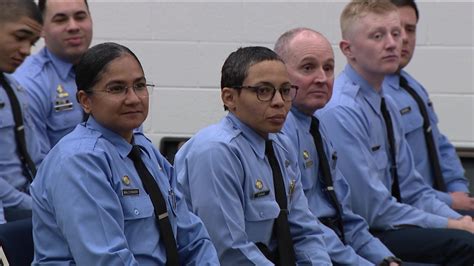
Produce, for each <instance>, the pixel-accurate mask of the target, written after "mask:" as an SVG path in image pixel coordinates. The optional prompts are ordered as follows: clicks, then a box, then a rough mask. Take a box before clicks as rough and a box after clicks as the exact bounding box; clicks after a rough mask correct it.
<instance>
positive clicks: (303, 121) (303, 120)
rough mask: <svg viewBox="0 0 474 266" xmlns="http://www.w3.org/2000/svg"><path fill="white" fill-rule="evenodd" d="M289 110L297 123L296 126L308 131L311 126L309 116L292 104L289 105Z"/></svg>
mask: <svg viewBox="0 0 474 266" xmlns="http://www.w3.org/2000/svg"><path fill="white" fill-rule="evenodd" d="M290 112H291V113H292V114H293V116H294V117H295V120H296V122H297V123H299V126H298V127H299V128H302V129H304V130H305V131H307V132H309V129H310V127H311V116H309V115H307V114H304V113H303V112H301V111H300V110H298V109H297V108H296V107H294V106H292V107H291V110H290Z"/></svg>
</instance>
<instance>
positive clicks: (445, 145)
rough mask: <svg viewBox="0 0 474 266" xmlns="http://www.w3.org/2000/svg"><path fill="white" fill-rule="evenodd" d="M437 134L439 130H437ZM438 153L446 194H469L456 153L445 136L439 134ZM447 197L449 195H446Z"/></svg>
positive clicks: (467, 183) (467, 184) (466, 181)
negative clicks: (459, 192) (457, 192)
mask: <svg viewBox="0 0 474 266" xmlns="http://www.w3.org/2000/svg"><path fill="white" fill-rule="evenodd" d="M438 132H439V129H438ZM437 142H438V151H439V153H440V154H439V157H440V163H441V170H442V171H443V177H444V179H445V182H446V189H447V190H448V192H455V191H461V192H466V193H467V192H469V182H468V179H467V178H466V177H465V176H464V174H465V171H464V168H463V167H462V164H461V161H460V160H459V157H458V155H457V153H456V149H455V148H454V146H453V145H452V144H451V142H450V141H449V140H448V138H447V137H446V136H444V135H443V134H442V133H441V132H440V133H439V134H438V141H437ZM447 196H449V194H447Z"/></svg>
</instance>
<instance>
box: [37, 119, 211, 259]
mask: <svg viewBox="0 0 474 266" xmlns="http://www.w3.org/2000/svg"><path fill="white" fill-rule="evenodd" d="M134 144H136V145H139V146H140V147H141V149H142V156H141V157H142V160H143V161H144V163H145V165H146V167H147V168H148V170H149V171H150V173H151V174H152V175H153V176H154V177H155V180H156V182H157V183H158V186H159V187H160V190H161V193H162V194H163V197H164V198H165V199H166V200H167V204H166V205H167V208H168V213H169V219H170V223H171V227H172V230H173V232H174V236H175V239H176V243H177V246H178V254H179V259H180V263H182V264H183V265H188V264H189V265H218V259H217V254H216V251H215V249H214V247H213V245H212V243H211V241H210V239H209V235H208V234H207V232H206V229H205V227H204V225H203V224H202V222H201V220H200V219H199V218H198V217H196V216H195V215H194V214H192V213H191V212H190V211H189V210H188V209H187V205H186V203H185V201H184V200H182V198H181V194H180V193H179V192H178V191H176V189H175V185H176V181H175V180H176V179H175V176H173V168H172V167H171V166H170V165H169V163H168V162H167V161H166V160H165V159H164V158H163V157H162V156H161V155H160V153H159V151H157V150H156V149H155V148H154V147H153V145H152V143H151V142H150V141H149V140H148V139H147V138H146V137H145V136H144V135H143V134H142V133H139V132H135V133H134ZM131 148H132V145H131V144H130V143H128V142H127V141H126V140H125V139H124V138H122V137H121V136H119V135H117V134H116V133H114V132H112V131H110V130H108V129H106V128H104V127H102V126H101V125H99V124H98V123H97V122H96V121H95V120H94V119H93V118H89V120H88V121H87V123H81V124H80V125H78V126H77V127H76V128H75V129H74V131H72V132H71V133H70V134H68V135H67V136H65V137H64V138H63V139H61V141H59V142H58V144H57V145H56V146H55V147H54V148H53V149H52V150H51V152H50V153H49V154H48V156H47V157H46V158H45V160H44V162H43V163H42V165H41V167H40V168H39V171H38V174H37V177H36V179H35V180H34V182H33V184H32V185H31V195H32V197H33V239H34V241H35V258H34V262H33V265H39V264H43V263H49V264H55V265H70V264H77V265H138V264H144V265H164V264H165V263H166V253H165V248H164V244H163V242H162V241H161V235H160V232H159V230H158V227H157V224H156V218H155V215H154V208H153V205H152V202H151V200H150V197H149V196H148V194H147V193H146V192H145V190H144V187H143V185H142V182H141V180H140V177H139V176H138V174H137V171H136V170H135V167H134V165H133V162H132V160H131V159H129V158H128V157H127V156H128V154H129V153H130V151H131Z"/></svg>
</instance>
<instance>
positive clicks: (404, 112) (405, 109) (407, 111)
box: [400, 106, 411, 115]
mask: <svg viewBox="0 0 474 266" xmlns="http://www.w3.org/2000/svg"><path fill="white" fill-rule="evenodd" d="M409 112H411V107H410V106H408V107H405V108H403V109H402V110H400V114H401V115H404V114H408V113H409Z"/></svg>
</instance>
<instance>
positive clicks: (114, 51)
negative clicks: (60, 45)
mask: <svg viewBox="0 0 474 266" xmlns="http://www.w3.org/2000/svg"><path fill="white" fill-rule="evenodd" d="M124 54H129V55H131V56H133V57H134V58H135V59H136V60H137V62H138V65H140V67H141V68H142V70H143V67H142V65H141V63H140V60H138V58H137V56H136V55H135V54H134V53H133V52H132V51H131V50H130V49H128V48H127V47H125V46H123V45H120V44H117V43H113V42H106V43H101V44H98V45H95V46H93V47H91V48H90V49H89V50H87V51H86V52H85V53H84V54H83V55H82V57H81V59H80V61H79V63H78V64H77V65H76V85H77V91H84V92H86V93H88V94H90V93H92V87H94V85H95V84H96V83H97V82H98V81H99V80H100V78H101V76H102V73H104V71H105V69H106V68H107V66H108V64H109V63H110V62H111V61H112V60H114V59H116V58H118V57H120V56H122V55H124Z"/></svg>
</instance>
